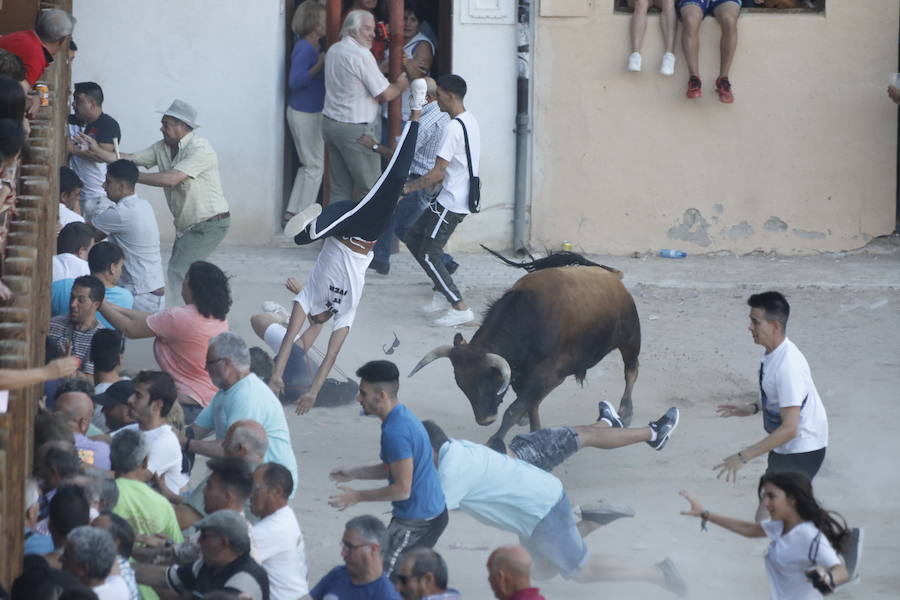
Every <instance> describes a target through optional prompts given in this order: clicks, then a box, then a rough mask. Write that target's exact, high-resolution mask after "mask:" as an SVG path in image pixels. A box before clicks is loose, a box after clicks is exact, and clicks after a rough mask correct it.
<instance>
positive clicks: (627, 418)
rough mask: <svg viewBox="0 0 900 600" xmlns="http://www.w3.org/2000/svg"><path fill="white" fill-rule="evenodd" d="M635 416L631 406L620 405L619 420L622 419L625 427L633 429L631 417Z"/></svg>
mask: <svg viewBox="0 0 900 600" xmlns="http://www.w3.org/2000/svg"><path fill="white" fill-rule="evenodd" d="M633 415H634V409H633V408H632V407H631V404H620V405H619V418H620V419H622V424H623V425H624V426H625V427H631V417H632V416H633Z"/></svg>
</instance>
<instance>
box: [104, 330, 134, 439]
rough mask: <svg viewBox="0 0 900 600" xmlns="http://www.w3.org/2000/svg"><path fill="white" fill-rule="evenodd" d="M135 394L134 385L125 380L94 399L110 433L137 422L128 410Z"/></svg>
mask: <svg viewBox="0 0 900 600" xmlns="http://www.w3.org/2000/svg"><path fill="white" fill-rule="evenodd" d="M97 333H101V332H97ZM133 393H134V383H133V382H132V381H131V380H128V379H125V380H123V381H117V382H116V383H114V384H112V385H111V386H109V387H108V388H107V389H106V391H105V392H103V393H102V394H99V395H98V396H96V397H95V398H94V402H96V403H97V404H99V405H100V406H101V407H102V409H101V412H102V413H103V416H104V418H105V420H106V428H107V429H108V430H109V431H111V432H112V431H117V430H119V429H121V428H123V427H125V426H126V425H129V424H131V423H134V422H135V419H134V417H132V416H131V410H130V409H129V408H128V399H129V398H130V397H131V394H133Z"/></svg>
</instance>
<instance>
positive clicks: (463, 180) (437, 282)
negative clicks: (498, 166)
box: [403, 75, 481, 327]
mask: <svg viewBox="0 0 900 600" xmlns="http://www.w3.org/2000/svg"><path fill="white" fill-rule="evenodd" d="M466 89H467V87H466V82H465V80H463V78H462V77H460V76H459V75H444V76H443V77H441V78H440V79H438V81H437V101H438V106H439V107H440V109H441V110H442V111H444V112H446V113H448V114H449V115H450V122H449V123H448V124H447V126H446V127H444V134H443V138H442V139H441V145H440V147H439V149H438V153H437V159H435V162H434V168H432V169H431V170H430V171H428V172H427V173H426V174H425V175H423V176H422V177H419V178H418V179H416V180H414V181H410V182H409V183H407V184H406V185H405V186H403V195H404V196H405V195H406V194H409V193H411V192H415V191H418V190H424V189H427V188H433V187H435V186H437V185H438V184H441V185H442V186H443V187H442V188H441V190H440V193H439V194H438V195H437V197H436V198H435V199H434V200H432V201H431V204H430V205H429V207H428V208H426V209H425V212H423V213H422V216H420V217H419V219H418V221H416V222H415V224H414V225H413V226H412V227H411V228H410V230H409V231H408V232H407V234H406V237H405V238H404V239H403V241H404V242H405V243H406V246H407V247H408V248H409V251H410V252H412V255H413V256H414V257H415V258H416V260H417V261H419V264H420V265H422V268H423V269H425V274H426V275H428V277H429V278H430V279H431V281H432V282H433V283H434V290H435V298H433V299H432V302H431V304H429V305H427V306H425V307H424V309H425V311H426V312H436V311H438V310H441V309H442V308H443V307H444V306H446V304H444V301H443V299H446V300H447V302H449V303H450V309H449V310H448V311H447V313H446V314H445V315H444V316H442V317H440V318H439V319H437V320H436V321H435V322H434V324H435V325H438V326H443V327H452V326H454V325H462V324H463V323H468V322H469V321H471V320H472V319H474V318H475V315H474V313H473V312H472V309H471V308H469V306H468V305H467V304H466V303H465V302H463V299H462V294H460V293H459V288H457V287H456V284H455V283H453V278H452V277H451V276H450V273H449V272H448V271H447V266H446V264H445V263H444V261H443V255H444V246H446V244H447V240H449V239H450V236H451V235H452V234H453V232H454V231H455V230H456V226H457V225H459V224H460V223H462V220H463V219H464V218H465V217H466V215H468V214H469V212H470V211H469V180H470V177H469V172H470V169H471V172H472V175H473V176H475V177H477V176H478V162H479V160H480V158H481V129H480V128H479V127H478V121H476V120H475V116H474V115H473V114H472V113H470V112H469V111H467V110H466V107H465V105H464V104H463V98H464V97H465V95H466ZM469 156H471V159H472V160H471V162H472V164H471V165H469Z"/></svg>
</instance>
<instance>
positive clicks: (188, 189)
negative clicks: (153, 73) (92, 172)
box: [76, 100, 231, 290]
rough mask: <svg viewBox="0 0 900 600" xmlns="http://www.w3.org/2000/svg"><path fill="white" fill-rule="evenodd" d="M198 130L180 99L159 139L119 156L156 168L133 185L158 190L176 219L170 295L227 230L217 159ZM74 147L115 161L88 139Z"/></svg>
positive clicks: (82, 138)
mask: <svg viewBox="0 0 900 600" xmlns="http://www.w3.org/2000/svg"><path fill="white" fill-rule="evenodd" d="M198 127H200V124H199V123H198V122H197V110H196V109H195V108H194V107H193V106H191V105H190V104H188V103H187V102H185V101H184V100H175V101H173V102H172V104H171V105H170V106H169V108H167V109H166V110H165V111H163V117H162V127H161V128H160V131H161V132H162V134H163V139H161V140H160V141H158V142H156V143H155V144H153V145H152V146H150V147H149V148H147V149H145V150H141V151H140V152H136V153H134V154H122V155H121V158H124V159H127V160H130V161H133V162H134V163H135V164H136V165H137V166H139V167H143V168H145V169H149V168H151V167H157V168H158V169H159V172H158V173H141V174H140V175H139V176H138V182H139V183H143V184H144V185H152V186H155V187H161V188H163V193H164V194H165V196H166V202H167V203H168V205H169V210H170V211H172V216H173V217H174V218H175V231H176V236H175V243H174V245H173V246H172V256H171V257H170V258H169V268H168V273H167V275H166V279H167V280H168V282H169V285H170V286H171V287H172V289H175V290H177V289H179V288H180V287H181V283H182V280H183V279H184V275H185V272H186V271H187V270H188V268H189V267H190V266H191V264H193V263H194V262H196V261H202V260H206V259H207V258H208V257H209V255H210V254H212V253H213V250H215V249H216V247H217V246H218V245H219V243H220V242H221V241H222V240H223V239H224V238H225V234H226V233H228V228H229V226H230V225H231V212H229V208H228V201H227V200H225V194H224V192H223V191H222V180H221V177H220V176H219V158H218V156H216V151H215V150H213V148H212V146H211V145H210V143H209V142H208V141H206V140H205V139H204V138H202V137H200V136H199V135H197V134H196V133H194V130H196V129H197V128H198ZM76 142H78V143H81V144H85V145H86V146H87V148H86V150H87V151H88V152H89V153H90V154H92V155H93V156H94V158H96V159H98V160H103V161H106V162H108V163H111V162H114V161H115V160H117V159H118V158H119V156H117V155H116V154H115V153H114V152H109V151H107V150H104V149H103V148H101V147H100V146H99V144H98V143H97V140H94V139H93V138H91V137H90V136H85V135H80V136H78V137H77V138H76Z"/></svg>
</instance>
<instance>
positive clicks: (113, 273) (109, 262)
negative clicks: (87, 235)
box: [50, 242, 134, 329]
mask: <svg viewBox="0 0 900 600" xmlns="http://www.w3.org/2000/svg"><path fill="white" fill-rule="evenodd" d="M87 262H88V269H90V271H91V273H90V274H91V275H93V276H94V277H96V278H97V279H99V280H100V281H101V282H102V283H103V287H104V288H105V290H106V291H105V292H104V295H103V300H104V301H105V302H111V303H113V304H115V305H116V306H121V307H122V308H131V307H132V305H133V304H134V296H132V295H131V292H129V291H128V290H126V289H125V288H123V287H121V286H119V285H118V283H119V278H120V277H121V276H122V268H123V267H124V266H125V254H124V253H123V252H122V249H121V248H119V247H118V246H116V245H115V244H111V243H109V242H99V243H97V244H94V246H93V247H92V248H91V249H90V251H89V252H88V258H87ZM74 283H75V280H74V279H60V280H58V281H54V282H53V284H52V285H51V287H50V314H51V315H52V316H54V317H56V316H59V315H64V314H66V313H68V312H69V301H70V299H71V297H72V286H73V284H74ZM97 320H98V321H100V325H101V326H102V327H105V328H107V329H112V328H113V326H112V325H111V324H110V323H109V321H107V320H106V319H104V318H103V315H101V314H99V313H98V314H97Z"/></svg>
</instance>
